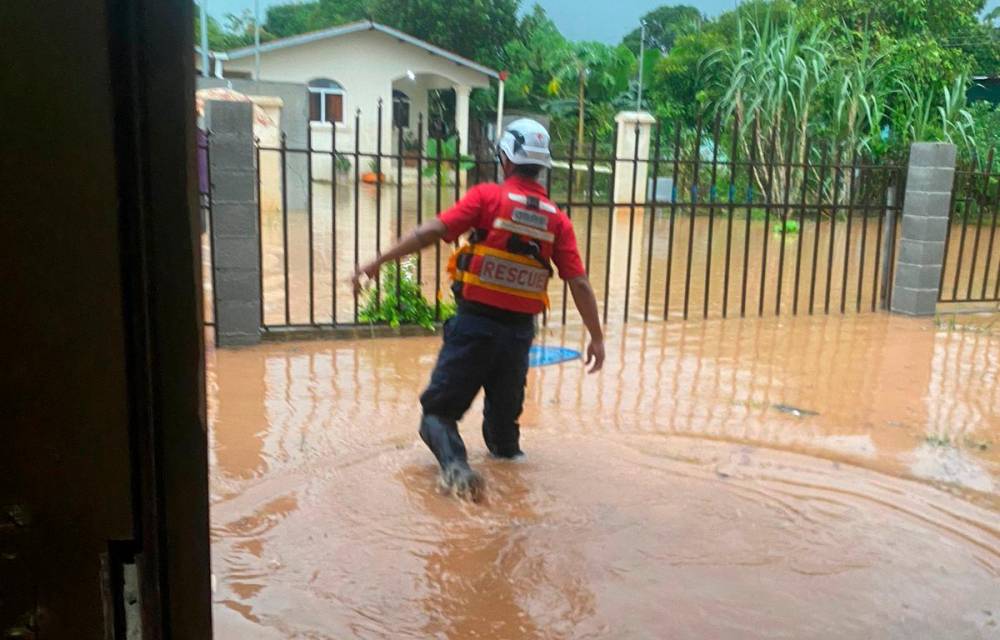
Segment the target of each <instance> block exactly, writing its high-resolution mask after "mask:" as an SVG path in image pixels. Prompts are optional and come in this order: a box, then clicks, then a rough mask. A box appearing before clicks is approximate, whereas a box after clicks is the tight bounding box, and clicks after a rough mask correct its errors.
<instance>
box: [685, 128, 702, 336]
mask: <svg viewBox="0 0 1000 640" xmlns="http://www.w3.org/2000/svg"><path fill="white" fill-rule="evenodd" d="M701 118H702V116H701V114H700V113H699V114H698V120H697V123H696V124H695V134H694V169H693V175H692V178H691V190H690V193H691V219H690V221H689V223H688V247H687V267H686V269H685V271H684V319H685V320H687V319H688V304H689V303H690V301H691V264H692V260H693V258H694V226H695V224H694V223H695V220H696V219H697V217H698V178H699V177H700V169H701V136H702V119H701Z"/></svg>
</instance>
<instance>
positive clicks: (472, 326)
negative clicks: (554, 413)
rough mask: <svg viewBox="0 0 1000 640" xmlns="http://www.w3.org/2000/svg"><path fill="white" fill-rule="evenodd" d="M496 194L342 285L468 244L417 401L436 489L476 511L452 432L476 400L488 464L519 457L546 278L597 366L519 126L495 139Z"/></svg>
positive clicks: (575, 286) (573, 273)
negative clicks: (480, 397)
mask: <svg viewBox="0 0 1000 640" xmlns="http://www.w3.org/2000/svg"><path fill="white" fill-rule="evenodd" d="M497 156H498V160H499V162H500V165H501V167H502V168H503V174H504V182H503V184H492V183H491V184H480V185H476V186H475V187H473V188H471V189H469V191H468V193H467V194H466V196H465V197H464V198H462V199H461V200H460V201H459V202H458V203H456V204H455V206H454V207H452V208H451V209H449V210H447V211H445V212H443V213H441V214H440V215H439V216H438V217H437V218H435V219H432V220H429V221H428V222H426V223H424V224H423V225H421V226H420V227H418V228H417V229H416V230H414V231H413V232H412V233H410V234H409V235H408V236H406V237H405V238H402V239H401V240H400V241H399V242H398V243H397V244H396V245H395V246H393V247H392V248H391V249H389V250H388V251H386V252H385V253H384V254H382V255H380V256H378V257H377V258H376V259H375V260H373V261H371V262H369V263H368V264H365V265H363V266H360V267H359V268H358V269H357V271H356V273H355V274H354V276H353V278H352V281H353V283H354V286H355V287H356V288H359V287H360V286H361V278H362V276H367V277H368V278H375V277H377V276H378V273H379V269H380V267H381V266H382V265H383V264H385V263H388V262H393V261H395V260H397V259H398V258H401V257H403V256H406V255H409V254H411V253H415V252H417V251H420V250H421V249H423V248H424V247H428V246H431V245H433V244H434V243H435V242H438V241H439V240H444V241H446V242H454V241H455V240H457V239H458V238H459V237H460V236H462V235H463V234H466V233H468V236H467V242H466V243H465V244H464V245H463V246H462V247H461V248H460V249H459V250H458V251H456V253H455V254H454V255H453V256H452V258H451V262H450V264H449V271H450V272H451V275H452V279H453V285H452V290H453V292H454V294H455V299H456V303H457V308H458V312H457V314H456V316H455V317H454V318H451V319H450V320H448V321H447V322H446V323H445V326H444V346H443V347H442V349H441V352H440V354H439V355H438V360H437V365H436V366H435V368H434V372H433V373H432V374H431V381H430V384H429V385H428V387H427V389H426V390H425V391H424V392H423V394H422V395H421V396H420V403H421V405H422V407H423V417H422V419H421V422H420V437H421V438H422V439H423V441H424V442H425V443H426V444H427V446H428V447H429V448H430V450H431V451H432V452H433V453H434V456H435V457H436V458H437V461H438V463H439V464H440V465H441V484H442V486H443V487H445V488H447V489H450V490H453V491H454V492H455V493H456V494H458V495H460V496H464V497H468V498H471V499H473V500H478V499H479V497H480V495H481V493H482V490H483V487H484V485H483V480H482V477H481V476H480V475H479V474H478V473H476V472H475V471H473V470H472V469H471V468H470V467H469V463H468V458H467V454H466V449H465V444H464V443H463V442H462V438H461V436H460V435H459V433H458V420H460V419H461V417H462V415H463V414H464V413H465V412H466V411H467V410H468V408H469V406H470V405H471V404H472V401H473V400H474V399H475V397H476V395H477V394H478V393H479V390H480V389H484V390H485V393H486V398H485V403H484V409H483V439H484V440H485V441H486V446H487V448H488V449H489V451H490V454H491V455H492V456H494V457H495V458H501V459H515V458H518V457H521V456H522V455H523V453H522V452H521V447H520V425H519V424H518V418H519V417H520V415H521V409H522V405H523V403H524V388H525V384H526V380H527V374H528V348H529V347H530V346H531V342H532V340H533V339H534V335H535V316H536V315H537V314H539V313H541V312H542V310H543V309H544V308H545V307H546V306H547V305H548V297H547V295H546V289H547V285H548V280H549V277H550V276H551V275H552V273H553V268H552V265H555V268H556V269H557V270H558V272H559V276H560V277H561V278H562V279H563V280H565V281H566V282H567V283H568V285H569V290H570V291H571V292H572V295H573V301H574V302H575V303H576V307H577V309H578V310H579V312H580V315H581V316H582V317H583V321H584V324H585V325H586V327H587V330H588V331H589V333H590V344H589V345H588V347H587V356H586V365H588V366H590V367H591V368H590V373H594V372H596V371H598V370H599V369H600V368H601V366H602V365H603V363H604V336H603V332H602V330H601V324H600V319H599V317H598V311H597V300H596V298H595V297H594V291H593V289H592V288H591V286H590V282H589V280H588V279H587V274H586V270H585V269H584V266H583V262H582V261H581V260H580V253H579V250H578V249H577V243H576V237H575V235H574V233H573V225H572V223H571V222H570V220H569V218H568V217H567V216H566V214H565V213H563V212H562V211H560V210H559V208H558V207H556V205H555V204H553V203H552V201H551V200H549V198H548V194H547V193H546V191H545V188H544V187H543V186H542V185H541V184H540V183H539V182H538V180H537V178H538V176H539V174H540V173H541V171H542V170H543V169H546V168H549V167H551V166H552V161H551V155H550V151H549V134H548V132H547V131H546V130H545V128H544V127H543V126H542V125H540V124H539V123H537V122H535V121H534V120H530V119H526V118H522V119H519V120H516V121H514V122H512V123H511V124H510V125H508V126H507V127H506V129H505V130H504V132H503V135H502V136H501V139H500V142H499V144H498V145H497Z"/></svg>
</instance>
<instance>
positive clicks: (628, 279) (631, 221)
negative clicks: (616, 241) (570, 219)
mask: <svg viewBox="0 0 1000 640" xmlns="http://www.w3.org/2000/svg"><path fill="white" fill-rule="evenodd" d="M638 180H639V125H638V124H636V125H635V144H634V149H633V153H632V204H631V206H630V208H629V216H628V255H627V257H626V259H625V260H626V262H625V311H624V316H625V317H624V318H623V322H624V323H626V324H628V303H629V294H630V293H631V289H632V237H633V236H634V235H635V188H636V183H637V182H638Z"/></svg>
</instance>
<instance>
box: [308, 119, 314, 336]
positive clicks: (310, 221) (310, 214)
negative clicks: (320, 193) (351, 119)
mask: <svg viewBox="0 0 1000 640" xmlns="http://www.w3.org/2000/svg"><path fill="white" fill-rule="evenodd" d="M306 148H307V149H308V151H309V153H308V154H306V224H308V225H309V228H308V230H307V237H308V240H309V248H308V249H309V324H316V311H315V308H314V307H315V300H316V295H315V288H314V287H315V282H314V275H313V274H314V272H315V270H316V269H315V268H314V262H313V261H314V256H313V175H312V173H313V172H312V166H313V163H312V127H309V128H308V129H307V130H306Z"/></svg>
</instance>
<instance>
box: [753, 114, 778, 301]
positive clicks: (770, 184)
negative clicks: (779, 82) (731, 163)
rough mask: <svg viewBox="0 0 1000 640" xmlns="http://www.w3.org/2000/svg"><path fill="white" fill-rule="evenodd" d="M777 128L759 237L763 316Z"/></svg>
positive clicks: (773, 133)
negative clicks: (762, 223) (762, 231)
mask: <svg viewBox="0 0 1000 640" xmlns="http://www.w3.org/2000/svg"><path fill="white" fill-rule="evenodd" d="M777 134H778V127H775V126H772V127H771V144H770V147H771V157H770V158H768V161H767V187H766V188H765V189H764V233H763V234H762V235H761V257H760V297H759V299H758V303H757V315H758V316H763V315H764V297H765V296H766V295H767V248H768V242H767V240H768V236H770V233H771V203H772V202H774V194H773V190H774V173H775V172H774V154H775V153H776V152H777V146H778V137H777Z"/></svg>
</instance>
